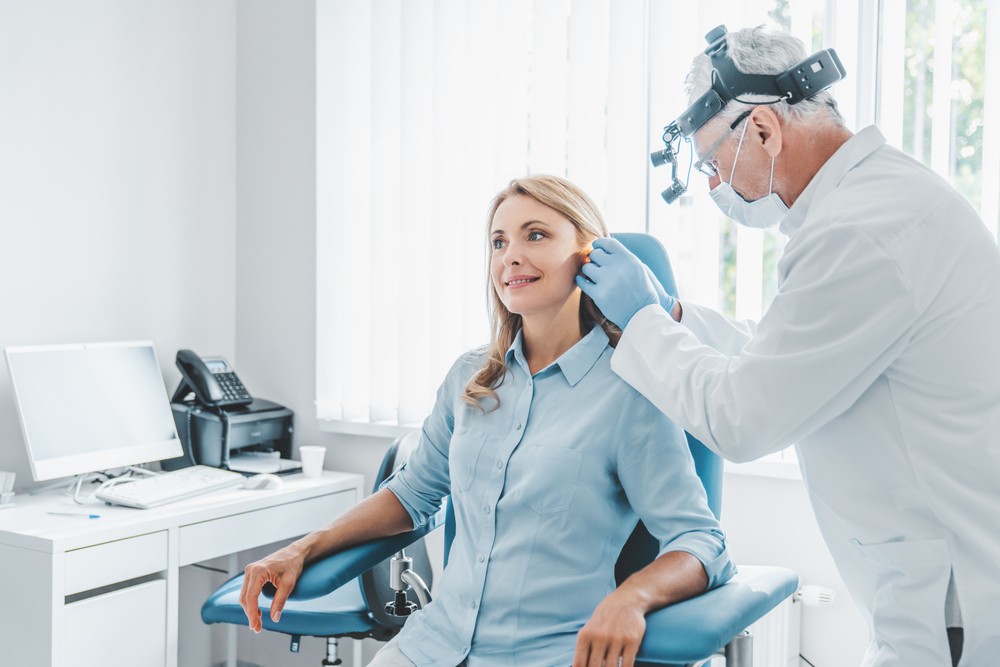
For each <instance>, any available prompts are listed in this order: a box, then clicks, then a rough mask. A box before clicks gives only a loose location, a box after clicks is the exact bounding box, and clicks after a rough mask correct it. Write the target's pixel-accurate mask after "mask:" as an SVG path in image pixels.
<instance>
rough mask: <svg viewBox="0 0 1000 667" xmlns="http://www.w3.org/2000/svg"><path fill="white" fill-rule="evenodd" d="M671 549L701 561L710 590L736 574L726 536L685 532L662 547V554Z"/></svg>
mask: <svg viewBox="0 0 1000 667" xmlns="http://www.w3.org/2000/svg"><path fill="white" fill-rule="evenodd" d="M720 545H721V547H722V548H721V551H720V549H719V547H720ZM671 551H683V552H685V553H689V554H691V555H692V556H694V557H695V558H697V559H698V560H699V561H700V562H701V564H702V567H704V568H705V574H706V575H708V590H712V589H713V588H716V587H718V586H721V585H722V584H724V583H726V582H727V581H729V580H730V579H732V577H733V575H734V574H736V564H735V563H733V560H732V558H730V556H729V547H727V546H726V542H725V538H724V537H721V536H718V535H716V534H714V533H703V532H699V531H693V532H690V533H685V534H684V535H681V536H679V537H678V538H677V539H675V540H673V541H672V542H670V543H669V544H668V545H666V546H665V547H664V548H662V549H661V550H660V555H661V556H662V555H663V554H665V553H669V552H671Z"/></svg>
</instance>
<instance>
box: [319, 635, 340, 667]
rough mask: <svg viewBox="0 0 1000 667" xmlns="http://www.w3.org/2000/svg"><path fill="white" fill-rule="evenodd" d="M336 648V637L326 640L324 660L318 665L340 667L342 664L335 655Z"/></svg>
mask: <svg viewBox="0 0 1000 667" xmlns="http://www.w3.org/2000/svg"><path fill="white" fill-rule="evenodd" d="M337 647H338V642H337V638H336V637H327V638H326V658H324V659H323V662H322V663H320V664H321V665H323V667H335V665H340V664H342V663H343V662H344V661H343V660H341V659H340V657H339V656H338V655H337Z"/></svg>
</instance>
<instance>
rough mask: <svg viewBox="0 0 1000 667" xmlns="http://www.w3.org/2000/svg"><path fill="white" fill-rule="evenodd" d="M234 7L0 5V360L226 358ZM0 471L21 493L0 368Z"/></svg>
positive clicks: (231, 326)
mask: <svg viewBox="0 0 1000 667" xmlns="http://www.w3.org/2000/svg"><path fill="white" fill-rule="evenodd" d="M235 13H236V2H235V0H225V1H214V2H208V3H206V2H202V1H201V0H156V1H153V0H149V1H146V2H132V1H131V0H114V1H104V2H76V1H73V0H64V1H58V0H32V1H31V2H17V1H6V0H5V1H3V2H0V91H2V93H0V347H7V346H12V345H38V344H49V343H81V342H96V341H112V340H137V339H148V340H152V341H153V343H154V344H155V346H156V350H157V353H158V355H159V360H160V365H161V367H163V370H164V377H165V378H166V380H167V383H168V390H170V391H172V390H173V388H174V384H175V383H176V382H177V380H178V379H179V373H177V371H176V370H175V369H174V364H173V355H174V353H175V352H176V351H177V350H178V349H179V348H185V347H187V348H192V349H195V350H204V351H205V353H206V354H207V353H209V352H212V353H217V354H223V355H226V356H228V357H230V358H232V357H233V356H234V355H235V352H236V343H235V304H236V299H235V295H236V288H235V278H236V271H235V265H236V248H235V246H234V243H233V241H234V238H235V233H236V206H235V187H236V170H235V165H234V159H233V157H234V154H235V149H236V146H235V142H236V124H235V116H236V113H235V112H236V81H235V77H234V72H235V69H236V47H235V40H236V33H235V30H234V25H235ZM0 470H12V471H14V472H16V473H17V477H18V478H17V484H16V488H18V489H20V488H24V487H25V486H28V485H29V484H30V481H31V472H30V468H29V466H28V461H27V456H26V455H25V451H24V444H23V441H22V437H21V430H20V427H19V425H18V420H17V413H16V410H15V406H14V399H13V395H12V389H11V384H10V377H9V375H8V373H7V372H6V370H4V371H3V372H2V373H0Z"/></svg>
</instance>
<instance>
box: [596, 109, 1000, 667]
mask: <svg viewBox="0 0 1000 667" xmlns="http://www.w3.org/2000/svg"><path fill="white" fill-rule="evenodd" d="M781 229H782V231H783V232H784V233H785V234H787V235H788V236H789V240H788V244H787V246H786V248H785V251H784V255H783V257H782V258H781V261H780V262H779V264H778V273H779V289H778V294H777V296H776V297H775V299H774V301H773V303H772V304H771V306H770V307H769V308H768V310H767V312H766V313H765V314H764V316H763V318H762V319H761V321H760V323H759V325H754V324H752V323H739V322H735V321H733V320H730V319H729V318H726V317H724V316H722V315H719V314H718V313H716V312H714V311H712V310H710V309H707V308H702V307H698V306H694V305H691V304H687V303H685V304H684V305H683V310H684V313H683V317H682V322H683V324H679V323H676V322H674V321H673V320H672V319H671V318H670V317H669V316H668V315H667V314H666V313H665V312H664V311H663V309H662V308H660V307H659V306H649V307H647V308H644V309H643V310H642V311H640V312H639V313H637V314H636V315H635V316H634V317H633V318H632V320H631V322H630V323H629V324H628V327H627V328H626V329H625V332H624V335H623V336H622V339H621V342H620V343H619V344H618V347H617V350H616V351H615V354H614V357H613V358H612V368H613V369H614V370H615V371H616V372H617V373H618V374H619V375H620V376H621V377H622V378H623V379H625V381H626V382H628V383H629V384H630V385H632V386H633V387H635V388H636V389H637V390H639V391H640V392H641V393H642V394H644V395H645V396H646V397H647V398H649V399H650V400H651V401H652V402H653V403H654V404H655V405H656V406H657V407H659V408H660V409H661V410H662V411H663V412H664V413H665V414H666V415H667V416H668V417H670V418H671V419H673V420H675V421H676V422H677V423H679V424H680V425H681V426H683V427H684V428H685V429H687V430H688V431H690V432H691V433H692V434H693V435H695V436H696V437H697V438H699V439H700V440H701V441H702V442H704V443H705V444H706V445H707V446H708V447H709V448H711V449H712V450H714V451H715V452H717V453H719V454H720V455H722V456H723V457H725V458H727V459H729V460H732V461H748V460H752V459H756V458H758V457H760V456H763V455H765V454H769V453H771V452H775V451H779V450H781V449H783V448H785V447H787V446H789V445H792V444H797V451H798V457H799V463H800V466H801V469H802V476H803V480H804V482H805V484H806V487H807V489H808V492H809V497H810V499H811V502H812V506H813V510H814V512H815V514H816V518H817V521H818V523H819V526H820V529H821V530H822V532H823V536H824V538H825V539H826V542H827V545H828V546H829V548H830V551H831V553H832V554H833V557H834V559H835V561H836V563H837V567H838V569H839V570H840V573H841V575H842V576H843V578H844V582H845V583H846V585H847V587H848V589H849V590H850V592H851V595H852V596H853V598H854V600H855V601H856V602H857V604H858V607H859V608H860V609H861V611H862V613H863V614H864V615H865V616H866V618H867V620H868V622H869V625H870V627H871V628H872V630H873V633H872V640H871V643H870V645H869V648H868V653H867V655H866V657H865V661H864V663H863V664H864V665H865V666H878V667H888V666H890V665H892V666H896V665H900V666H905V667H913V666H920V665H941V666H950V665H951V659H950V654H949V650H948V641H947V635H946V632H945V595H946V591H947V590H948V588H949V577H950V575H951V574H952V573H953V574H954V589H953V593H954V592H955V591H957V596H958V602H959V604H960V607H961V616H962V621H963V622H962V626H963V627H964V632H965V642H964V650H963V655H962V661H961V664H962V665H977V666H978V665H996V664H1000V252H998V250H997V244H996V242H995V241H994V240H993V238H992V237H991V236H990V234H989V233H988V232H987V230H986V228H985V227H984V226H983V223H982V222H981V220H980V219H979V217H978V216H977V215H976V213H975V211H974V210H973V209H972V208H971V207H970V206H969V204H968V203H967V202H966V201H965V200H964V199H963V198H962V197H961V196H960V195H958V194H957V193H956V192H955V190H954V189H953V188H952V187H951V186H950V185H948V184H947V183H946V182H945V181H944V180H943V179H941V178H939V177H938V176H937V175H935V174H934V173H933V172H931V171H930V170H928V169H926V168H925V167H923V166H922V165H920V164H918V163H917V162H916V161H914V160H912V159H911V158H909V157H907V156H905V155H903V154H902V153H901V152H899V151H898V150H896V149H894V148H892V147H890V146H888V145H886V144H885V138H884V137H883V136H882V134H881V133H880V132H879V131H878V129H877V128H875V127H874V126H873V127H869V128H867V129H865V130H863V131H862V132H860V133H858V134H857V135H856V136H854V137H852V138H851V139H850V140H849V141H847V143H845V144H844V145H843V146H842V147H841V148H840V150H838V151H837V152H836V153H835V154H834V155H833V157H831V158H830V160H829V161H828V162H827V163H826V164H825V165H824V166H823V168H822V169H821V170H820V171H819V173H818V174H817V175H816V176H815V177H814V178H813V179H812V181H811V182H810V183H809V186H808V187H807V188H806V190H805V191H804V192H803V193H802V195H801V197H800V198H799V199H798V200H797V201H796V202H795V205H794V206H793V207H792V209H791V211H790V212H789V213H788V215H787V216H786V218H785V220H784V221H783V223H782V227H781Z"/></svg>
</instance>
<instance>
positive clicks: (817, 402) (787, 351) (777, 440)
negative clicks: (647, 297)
mask: <svg viewBox="0 0 1000 667" xmlns="http://www.w3.org/2000/svg"><path fill="white" fill-rule="evenodd" d="M782 264H783V265H784V266H783V269H782V270H783V272H784V274H785V280H784V281H783V283H782V286H781V290H780V291H779V293H778V295H777V296H776V297H775V299H774V301H773V302H772V304H771V306H770V308H768V310H767V312H766V313H765V314H764V317H763V318H762V319H761V321H760V323H759V325H758V329H757V334H756V336H754V337H753V339H752V340H750V341H749V342H748V343H747V344H746V345H745V346H744V347H743V348H742V350H741V351H740V353H739V355H738V356H734V357H730V356H727V355H725V354H723V353H721V352H719V351H718V350H716V349H714V348H712V347H710V346H708V345H704V344H702V343H701V342H699V340H698V338H697V337H696V336H695V335H694V334H693V333H692V330H691V329H689V328H687V327H686V326H684V325H682V324H679V323H676V322H674V321H673V319H671V318H670V317H669V316H668V315H667V314H666V313H664V312H663V310H662V309H660V308H651V307H647V308H644V309H643V310H641V311H640V312H639V313H637V314H636V315H635V316H634V317H633V318H632V320H631V321H630V322H629V325H628V327H627V328H626V330H625V332H624V334H623V335H622V338H621V341H620V342H619V344H618V347H617V349H616V351H615V354H614V356H613V357H612V361H611V366H612V368H613V369H614V371H615V372H616V373H618V375H619V376H621V377H622V378H623V379H624V380H625V381H626V382H628V383H629V384H630V385H632V387H634V388H635V389H637V390H638V391H639V392H640V393H642V394H643V395H644V396H646V397H647V398H649V399H650V400H651V401H652V402H653V403H654V404H655V405H656V406H657V407H658V408H659V409H660V410H662V411H663V412H664V414H666V415H667V416H668V417H670V418H671V419H673V420H674V421H675V422H677V423H678V424H680V426H681V427H683V428H684V429H686V430H687V431H688V432H690V433H692V434H693V435H694V436H695V437H697V438H698V439H699V440H701V441H702V442H703V443H705V445H706V446H708V447H709V448H710V449H712V450H713V451H715V452H716V453H718V454H720V455H721V456H723V457H724V458H726V459H729V460H731V461H749V460H753V459H756V458H759V457H761V456H764V455H766V454H769V453H771V452H775V451H780V450H781V449H784V448H785V447H787V446H789V445H792V444H794V443H796V442H798V441H799V440H801V439H802V438H804V437H806V436H808V435H809V434H811V433H812V432H814V431H815V430H816V429H818V428H819V427H821V426H823V425H824V424H826V423H827V422H829V421H830V420H831V419H833V418H834V417H836V416H838V415H839V414H841V413H842V412H844V411H845V410H846V409H847V408H848V407H850V406H851V405H852V404H853V403H854V402H855V401H856V400H857V399H858V398H859V397H860V396H861V394H862V393H863V392H864V391H865V390H866V389H867V388H868V387H869V386H870V385H871V383H872V382H873V381H874V380H875V379H876V378H877V377H878V376H879V375H880V374H881V373H882V372H883V371H884V370H885V369H886V368H887V367H888V365H889V364H890V363H891V362H892V361H893V360H894V359H895V358H896V356H897V355H898V354H899V353H900V351H901V350H902V349H903V347H904V346H905V343H906V341H905V334H906V332H907V330H908V328H909V327H910V326H911V325H912V323H913V322H914V320H915V319H916V317H917V308H916V306H915V305H914V302H913V298H912V296H911V293H910V291H909V289H908V286H907V285H906V283H905V281H904V279H903V277H902V276H901V275H900V272H899V270H898V268H897V266H896V265H895V263H894V262H893V261H892V260H891V259H890V258H889V257H888V255H886V253H885V252H884V251H883V250H882V249H881V248H879V247H877V246H875V245H874V244H873V243H872V241H871V240H869V238H868V237H866V236H864V235H863V234H861V233H860V232H858V231H856V230H854V229H852V228H850V227H847V226H844V225H837V224H830V225H829V226H828V227H827V228H826V229H825V231H824V233H822V234H814V235H811V236H810V237H809V239H808V240H807V241H806V242H803V243H800V244H796V245H795V246H794V247H793V246H792V245H791V244H790V245H789V248H788V249H786V254H785V257H783V258H782ZM683 319H684V318H682V320H683Z"/></svg>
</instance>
